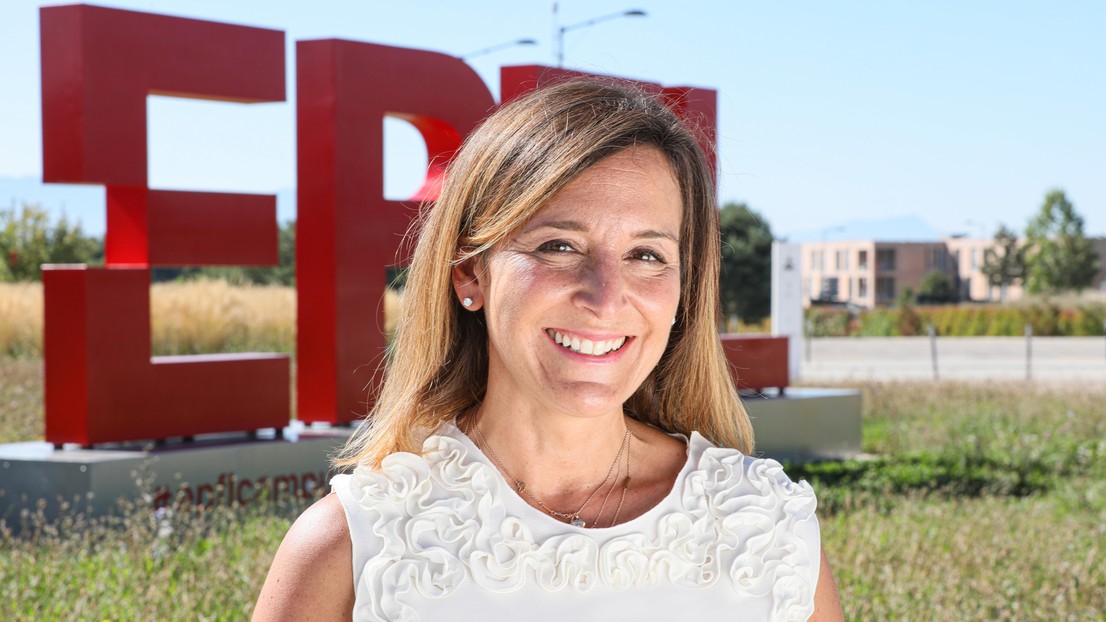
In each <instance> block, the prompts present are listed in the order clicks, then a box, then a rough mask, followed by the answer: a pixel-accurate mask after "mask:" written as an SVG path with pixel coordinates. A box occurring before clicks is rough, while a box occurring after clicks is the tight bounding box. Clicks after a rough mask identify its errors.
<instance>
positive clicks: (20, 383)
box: [0, 356, 46, 443]
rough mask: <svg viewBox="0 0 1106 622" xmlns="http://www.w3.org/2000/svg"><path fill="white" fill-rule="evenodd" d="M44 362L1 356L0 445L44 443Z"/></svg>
mask: <svg viewBox="0 0 1106 622" xmlns="http://www.w3.org/2000/svg"><path fill="white" fill-rule="evenodd" d="M44 416H45V415H44V411H43V393H42V359H30V358H23V359H11V358H4V357H2V356H0V443H16V442H19V441H37V440H42V434H43V432H44V431H45V429H46V427H45V423H44V421H45V419H44Z"/></svg>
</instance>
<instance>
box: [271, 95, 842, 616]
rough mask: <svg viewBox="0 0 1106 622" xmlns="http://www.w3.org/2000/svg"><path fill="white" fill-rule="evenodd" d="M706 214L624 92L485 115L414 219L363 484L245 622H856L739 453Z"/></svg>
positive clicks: (711, 214) (317, 527)
mask: <svg viewBox="0 0 1106 622" xmlns="http://www.w3.org/2000/svg"><path fill="white" fill-rule="evenodd" d="M713 195H714V190H713V186H712V182H711V177H710V172H709V169H708V168H707V164H706V159H705V157H704V156H703V153H702V152H701V151H700V149H699V147H698V145H697V143H696V141H695V137H694V135H693V134H692V133H691V132H689V131H688V130H687V129H686V128H685V127H684V125H683V124H682V123H681V122H680V121H679V120H678V119H677V118H676V117H675V116H674V115H673V113H672V112H671V111H669V110H668V109H667V108H666V107H664V106H663V105H662V104H661V103H660V102H659V101H657V99H656V98H654V97H653V96H652V95H649V94H646V93H643V92H640V91H638V90H636V89H634V88H632V87H628V86H624V85H614V84H609V83H595V82H571V83H566V84H562V85H559V86H553V87H549V88H545V89H542V90H540V91H537V92H536V93H534V94H532V95H530V96H528V97H524V98H522V99H520V100H518V101H516V102H514V103H511V104H508V105H506V106H504V107H502V108H501V109H500V110H499V111H498V112H497V113H495V114H494V115H492V116H491V117H490V118H489V119H488V120H487V121H486V122H485V123H484V125H483V126H481V127H480V128H479V129H478V130H476V131H475V132H474V133H473V134H472V135H471V136H470V137H469V138H468V139H467V140H466V142H465V145H464V147H463V148H462V149H461V151H460V152H459V154H458V156H457V158H456V159H455V160H454V162H453V163H452V164H451V166H450V169H449V174H448V177H447V181H446V183H445V186H444V187H443V190H442V194H441V197H440V198H439V200H438V201H437V202H436V204H435V205H434V206H433V208H431V209H429V210H427V211H426V214H425V216H424V218H425V220H424V221H423V222H422V223H421V228H420V233H419V239H418V243H417V246H416V250H415V254H414V258H413V260H412V263H411V268H410V272H409V276H408V282H407V287H406V292H407V294H406V295H405V297H404V300H403V305H404V309H403V313H402V314H401V315H402V319H401V321H400V323H399V325H398V326H397V329H396V334H395V338H394V341H393V351H392V357H391V359H390V363H389V367H388V370H387V377H386V381H385V383H384V385H383V388H382V390H381V394H380V396H379V397H378V399H377V401H376V405H375V406H374V408H373V411H372V413H371V418H370V419H369V420H368V421H367V422H366V423H365V424H363V425H362V427H361V428H360V429H359V430H358V432H357V433H356V434H355V435H354V436H353V437H352V438H351V440H350V442H349V444H348V445H347V446H346V448H345V450H344V452H343V453H342V455H341V457H340V458H339V460H338V461H337V463H338V465H339V466H343V467H350V468H352V471H351V472H350V473H348V474H345V475H339V476H337V477H335V478H334V480H333V481H332V486H333V488H334V492H335V494H332V495H330V496H328V497H326V498H325V499H323V500H321V501H320V502H319V503H317V504H316V505H315V506H313V507H312V508H311V509H309V510H308V511H307V512H305V513H304V515H303V516H302V517H301V518H300V519H299V520H298V521H297V522H296V524H295V525H294V526H293V527H292V529H291V530H290V531H289V533H288V536H287V537H286V538H285V541H284V543H283V544H282V545H281V548H280V550H279V551H278V553H277V556H276V559H275V560H274V562H273V566H272V568H271V569H270V572H269V576H268V579H267V580H266V583H265V587H264V588H263V590H262V594H261V596H260V598H259V601H258V606H257V610H256V612H255V619H265V620H270V619H273V620H275V619H302V618H304V617H306V616H308V615H310V616H311V617H313V618H319V617H323V618H328V619H349V618H350V617H351V615H352V617H353V618H355V619H358V620H378V619H385V620H440V619H470V618H474V617H476V616H477V615H479V616H480V617H481V618H482V619H503V620H508V619H510V620H515V619H521V618H524V617H526V618H531V619H540V620H546V619H549V620H553V619H563V618H571V619H575V620H591V619H600V620H618V619H650V620H652V619H655V620H674V619H718V618H720V617H723V616H740V618H741V619H744V620H807V619H818V620H823V619H824V620H835V619H840V617H841V613H840V605H839V604H838V603H837V597H836V589H835V588H834V585H833V578H832V575H831V573H830V571H829V567H828V565H827V564H826V562H825V558H824V555H822V553H821V546H820V537H819V531H818V523H817V520H816V518H815V516H814V509H815V505H816V501H815V498H814V494H813V492H812V491H811V489H810V487H809V486H808V485H806V484H802V483H800V484H795V483H793V482H791V480H789V479H788V478H787V477H786V475H784V473H783V471H782V469H781V468H780V466H779V464H777V463H775V462H773V461H770V460H758V459H753V458H750V457H748V454H750V453H751V451H752V434H751V428H750V426H749V421H748V417H747V416H746V415H745V412H744V410H743V409H742V406H741V403H740V401H739V400H738V398H737V395H736V393H735V391H734V388H733V385H732V383H731V381H730V378H729V374H728V372H727V369H726V363H725V358H724V356H723V354H722V350H721V345H720V340H719V336H718V333H717V329H716V326H717V310H718V283H717V281H718V268H719V257H720V252H719V233H718V225H717V211H716V206H715V202H714V198H713ZM738 612H740V613H738Z"/></svg>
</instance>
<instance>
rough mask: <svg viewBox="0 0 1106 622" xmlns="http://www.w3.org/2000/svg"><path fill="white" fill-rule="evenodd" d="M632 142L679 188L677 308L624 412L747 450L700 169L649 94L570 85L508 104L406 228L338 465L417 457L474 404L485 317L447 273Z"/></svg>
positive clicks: (484, 361)
mask: <svg viewBox="0 0 1106 622" xmlns="http://www.w3.org/2000/svg"><path fill="white" fill-rule="evenodd" d="M640 145H648V146H652V147H655V148H657V149H658V150H659V151H660V152H661V153H662V154H664V156H665V158H666V159H667V160H668V162H669V163H670V164H671V166H672V170H673V172H674V174H675V177H676V179H677V181H678V182H679V185H680V190H681V194H682V200H683V218H682V226H681V232H680V290H681V291H680V306H679V309H680V311H679V314H678V315H677V318H676V323H675V325H674V326H673V327H672V335H671V337H670V338H669V343H668V346H667V348H666V349H665V352H664V354H663V355H662V356H661V359H660V362H659V363H658V364H657V367H656V368H655V369H654V370H653V371H652V373H650V374H649V376H648V377H647V378H646V379H645V381H644V382H643V383H642V385H641V386H640V387H639V388H638V389H637V391H636V392H634V394H633V396H631V398H630V399H629V400H628V401H627V402H626V405H625V411H626V413H627V414H628V415H629V416H631V417H634V418H635V419H638V420H640V421H643V422H645V423H648V424H651V425H653V426H656V427H658V428H660V429H662V430H664V431H666V432H680V433H683V434H690V432H691V431H693V430H697V431H699V433H701V434H702V435H703V436H705V437H706V438H708V439H709V440H711V441H712V442H714V443H715V444H717V445H721V446H726V447H733V448H736V449H739V450H741V451H744V452H745V453H750V452H751V451H752V449H753V434H752V427H751V426H750V424H749V418H748V416H747V415H746V413H745V410H744V408H743V407H742V405H741V401H740V400H739V398H738V396H737V392H736V391H735V389H734V385H733V382H732V381H731V379H730V375H729V372H728V367H727V362H726V358H725V355H724V353H723V350H722V345H721V341H720V339H719V335H718V329H717V319H718V313H719V303H718V271H719V263H720V259H721V248H720V234H719V230H718V209H717V205H716V202H715V198H714V186H713V181H712V179H711V172H710V169H709V167H708V165H707V160H706V158H705V156H704V155H703V152H702V150H701V149H700V148H699V146H698V144H697V142H696V140H695V136H694V134H693V133H692V132H691V131H690V130H689V129H688V128H687V127H686V126H685V125H684V124H683V123H681V122H680V120H679V119H678V118H677V117H676V116H675V114H673V113H672V111H671V110H669V109H668V108H667V107H666V106H664V105H663V104H662V103H661V102H660V101H658V99H657V97H656V96H654V95H651V94H648V93H645V92H643V91H641V90H639V89H637V88H636V87H633V86H629V85H626V84H618V83H613V82H595V81H573V82H567V83H564V84H560V85H556V86H550V87H547V88H543V89H540V90H538V91H535V92H533V93H531V94H529V95H527V96H525V97H523V98H520V99H518V100H515V101H513V102H511V103H509V104H506V105H504V106H503V107H502V108H500V109H499V110H498V111H497V112H495V113H494V114H493V115H491V116H490V117H488V119H487V120H486V121H485V122H484V123H483V125H481V126H480V127H479V128H477V129H476V130H475V131H473V132H472V134H470V135H469V136H468V138H467V139H466V140H465V143H464V145H463V147H462V148H461V150H460V151H459V153H458V154H457V157H456V158H455V159H454V161H453V162H452V163H451V164H450V166H449V169H448V172H447V174H446V181H445V184H444V185H443V187H442V192H441V195H440V196H439V198H438V200H437V201H436V202H435V203H434V205H433V206H432V207H430V208H429V209H426V210H423V213H422V215H421V216H420V219H419V221H418V222H417V223H416V226H415V227H414V228H413V231H416V232H418V236H419V237H418V242H417V244H416V246H415V252H414V255H413V258H412V261H411V265H410V269H409V271H408V275H407V283H406V287H405V290H404V294H403V302H402V309H401V313H400V318H399V322H398V324H397V326H396V331H395V335H394V338H393V340H392V343H391V346H390V352H389V355H390V356H389V357H388V363H387V368H386V371H385V378H384V382H383V386H382V387H381V390H380V393H379V396H378V397H377V400H376V403H375V406H374V407H373V409H372V412H371V413H370V416H369V418H368V419H367V420H366V421H364V422H362V424H361V426H360V427H359V428H358V430H357V431H356V432H355V433H354V435H353V436H352V437H351V438H350V440H349V442H348V443H347V444H346V446H345V447H344V448H343V449H342V451H341V452H340V453H339V455H338V456H337V457H336V459H335V461H334V462H335V465H336V466H338V467H347V466H352V465H358V464H365V465H369V466H371V467H377V466H379V465H380V461H381V460H383V459H384V457H385V456H387V455H389V454H392V453H395V452H401V451H413V452H417V451H418V450H419V443H421V439H422V437H423V436H425V434H426V433H427V432H428V431H432V430H435V429H437V428H438V427H439V426H441V424H442V423H443V422H446V421H450V420H452V419H454V418H455V417H456V416H457V415H459V414H461V413H464V412H466V411H468V410H470V409H472V408H473V407H475V406H476V405H478V404H479V402H480V401H481V399H482V398H483V394H484V391H485V389H486V387H487V375H488V351H487V348H488V336H487V332H486V330H485V328H484V325H483V323H482V322H481V316H482V313H480V312H477V313H470V312H468V311H465V310H464V309H463V308H462V307H461V306H460V304H459V303H458V302H457V299H456V296H454V293H453V286H452V281H451V268H452V267H453V266H454V265H456V264H458V263H459V262H461V261H465V260H468V259H471V258H475V257H478V256H479V255H481V254H482V253H484V252H486V251H488V250H489V249H491V248H492V247H494V246H495V245H496V244H498V243H499V242H501V241H503V240H505V239H507V238H508V237H509V236H510V235H511V234H512V233H513V232H515V231H516V230H517V229H518V228H519V227H521V226H522V225H523V224H524V223H526V222H527V220H528V219H530V218H531V217H532V216H533V215H534V214H535V213H536V212H537V211H538V210H540V209H541V208H542V206H543V205H545V204H546V203H547V202H548V201H549V200H550V198H552V197H553V196H554V195H555V194H557V192H558V191H559V190H560V189H561V188H563V187H564V186H565V185H567V184H568V183H569V182H571V181H572V180H573V179H575V178H576V177H577V176H579V175H580V174H581V173H583V172H584V171H586V170H588V169H589V168H590V167H592V166H594V165H595V164H597V163H598V162H600V161H602V160H603V159H605V158H607V157H609V156H611V155H614V154H615V153H618V152H620V151H622V150H623V149H626V148H629V147H632V146H640Z"/></svg>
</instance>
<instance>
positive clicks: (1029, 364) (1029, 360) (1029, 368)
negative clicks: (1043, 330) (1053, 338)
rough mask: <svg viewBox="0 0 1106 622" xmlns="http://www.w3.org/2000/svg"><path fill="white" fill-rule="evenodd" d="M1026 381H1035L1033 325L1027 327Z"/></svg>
mask: <svg viewBox="0 0 1106 622" xmlns="http://www.w3.org/2000/svg"><path fill="white" fill-rule="evenodd" d="M1025 379H1026V380H1032V379H1033V325H1032V324H1026V325H1025Z"/></svg>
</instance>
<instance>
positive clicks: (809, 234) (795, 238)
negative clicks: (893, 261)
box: [781, 214, 944, 242]
mask: <svg viewBox="0 0 1106 622" xmlns="http://www.w3.org/2000/svg"><path fill="white" fill-rule="evenodd" d="M781 237H783V238H784V239H786V240H787V241H788V242H852V241H857V240H875V241H877V242H936V241H938V240H940V239H941V238H942V237H944V236H943V235H942V234H941V232H940V231H938V230H937V229H935V228H934V227H932V226H931V225H930V224H929V223H927V222H926V221H924V220H922V219H921V218H920V217H918V216H916V215H914V214H907V215H905V216H895V217H891V218H881V219H878V220H851V221H848V222H844V223H841V224H840V225H836V226H832V227H823V228H821V229H804V230H799V231H790V232H788V233H787V234H786V235H784V236H781Z"/></svg>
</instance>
